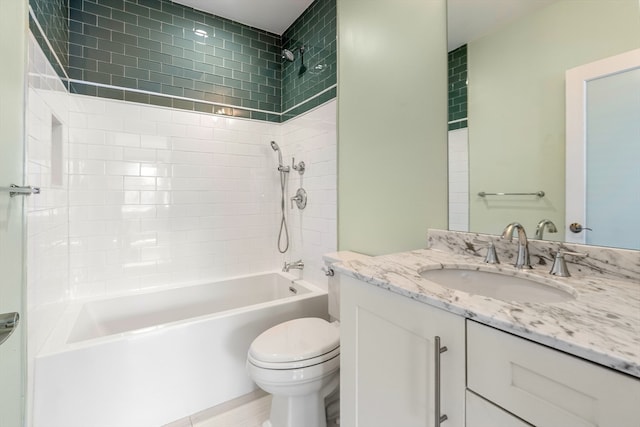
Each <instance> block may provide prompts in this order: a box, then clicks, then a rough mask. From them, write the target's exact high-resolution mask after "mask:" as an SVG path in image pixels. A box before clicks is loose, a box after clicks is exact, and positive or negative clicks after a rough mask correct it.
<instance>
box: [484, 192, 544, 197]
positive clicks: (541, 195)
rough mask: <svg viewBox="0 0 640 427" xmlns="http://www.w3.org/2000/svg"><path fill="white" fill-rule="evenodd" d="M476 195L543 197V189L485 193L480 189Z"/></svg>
mask: <svg viewBox="0 0 640 427" xmlns="http://www.w3.org/2000/svg"><path fill="white" fill-rule="evenodd" d="M478 196H480V197H485V196H538V197H544V191H542V190H540V191H536V192H535V193H487V192H484V191H481V192H479V193H478Z"/></svg>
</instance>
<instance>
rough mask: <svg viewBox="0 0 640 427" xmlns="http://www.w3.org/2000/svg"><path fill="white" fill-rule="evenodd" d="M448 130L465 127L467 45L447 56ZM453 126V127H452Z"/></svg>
mask: <svg viewBox="0 0 640 427" xmlns="http://www.w3.org/2000/svg"><path fill="white" fill-rule="evenodd" d="M447 59H448V69H449V74H448V94H449V102H448V108H449V119H448V121H449V130H454V129H460V128H463V127H467V120H466V119H467V45H463V46H460V47H459V48H457V49H454V50H452V51H451V52H449V54H448V56H447ZM452 127H453V129H452Z"/></svg>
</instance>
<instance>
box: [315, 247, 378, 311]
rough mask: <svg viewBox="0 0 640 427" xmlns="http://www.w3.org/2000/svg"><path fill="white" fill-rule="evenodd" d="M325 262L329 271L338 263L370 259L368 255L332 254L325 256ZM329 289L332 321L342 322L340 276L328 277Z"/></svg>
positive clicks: (355, 253) (340, 252) (354, 253)
mask: <svg viewBox="0 0 640 427" xmlns="http://www.w3.org/2000/svg"><path fill="white" fill-rule="evenodd" d="M322 258H323V260H324V263H325V265H326V266H327V269H329V268H331V265H332V264H334V263H336V262H342V261H352V260H357V259H363V260H364V259H368V258H370V257H369V256H368V255H364V254H360V253H357V252H352V251H339V252H331V253H328V254H325V255H323V257H322ZM327 279H328V282H329V283H328V288H329V318H330V320H332V321H333V320H340V275H339V274H336V275H334V276H327Z"/></svg>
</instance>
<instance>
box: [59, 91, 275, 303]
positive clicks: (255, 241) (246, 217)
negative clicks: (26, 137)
mask: <svg viewBox="0 0 640 427" xmlns="http://www.w3.org/2000/svg"><path fill="white" fill-rule="evenodd" d="M71 98H72V99H73V101H74V102H72V104H71V105H72V111H71V113H70V128H69V140H70V154H71V158H70V159H69V165H70V166H69V177H70V181H69V182H70V185H69V206H70V207H69V218H70V224H71V226H70V229H69V232H70V233H69V237H70V242H71V271H70V275H71V290H72V296H73V297H84V296H94V295H96V294H112V293H119V292H122V291H128V290H138V289H142V288H148V287H155V286H162V285H168V284H180V283H186V282H192V281H200V280H209V279H219V278H223V277H229V276H235V275H242V274H251V273H257V272H261V271H266V270H273V269H274V268H275V267H276V264H277V253H276V252H275V250H274V249H275V245H273V242H274V241H275V237H276V231H277V230H276V226H277V219H276V216H277V203H276V189H277V188H278V181H277V175H276V174H275V173H274V172H273V169H272V167H271V166H272V162H271V160H272V159H271V154H272V152H271V149H270V147H269V141H270V140H271V139H277V138H278V136H279V134H280V132H281V131H280V125H278V124H271V123H263V122H257V121H250V120H242V119H234V118H225V117H212V116H211V115H207V114H201V113H195V112H186V111H184V112H183V111H172V110H170V109H165V108H162V107H154V106H147V105H136V104H130V103H126V102H122V101H112V100H105V99H100V98H93V97H84V96H80V95H72V96H71Z"/></svg>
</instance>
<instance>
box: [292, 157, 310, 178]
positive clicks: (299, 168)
mask: <svg viewBox="0 0 640 427" xmlns="http://www.w3.org/2000/svg"><path fill="white" fill-rule="evenodd" d="M291 168H292V169H293V170H294V171H298V173H299V174H300V175H302V174H303V173H304V170H305V169H306V166H305V164H304V162H299V163H298V164H297V165H296V158H295V157H293V158H292V159H291Z"/></svg>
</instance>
